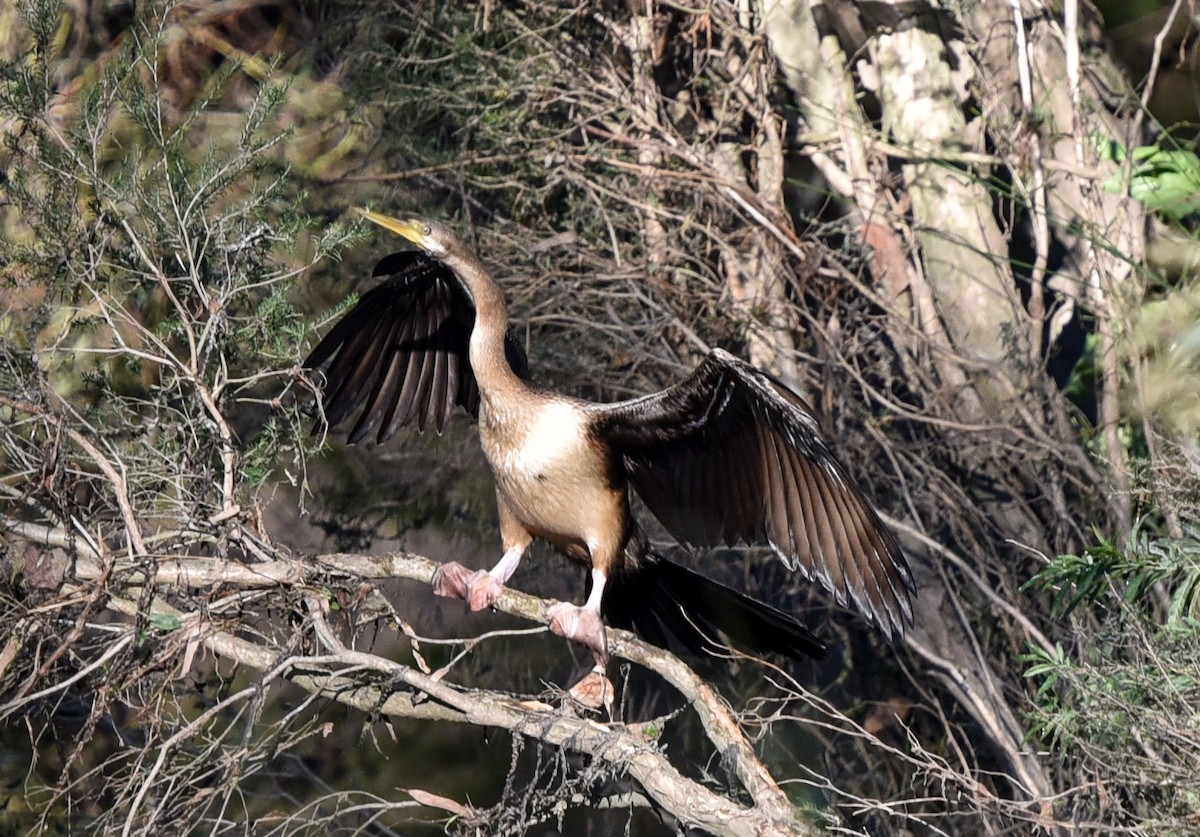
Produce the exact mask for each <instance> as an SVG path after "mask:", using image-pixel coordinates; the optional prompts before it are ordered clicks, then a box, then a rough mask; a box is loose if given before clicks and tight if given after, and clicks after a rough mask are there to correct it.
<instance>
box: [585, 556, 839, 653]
mask: <svg viewBox="0 0 1200 837" xmlns="http://www.w3.org/2000/svg"><path fill="white" fill-rule="evenodd" d="M643 562H644V563H643V565H642V567H641V568H639V570H638V571H636V572H634V573H628V574H621V575H617V576H614V577H613V578H611V579H609V581H608V586H607V588H606V589H605V591H604V592H605V595H604V617H605V621H607V622H608V624H609V625H612V626H613V627H614V628H625V629H626V630H633V631H635V632H636V633H637V634H638V635H639V636H641V637H642V638H643V639H645V640H647V641H648V642H652V643H654V644H655V645H661V646H663V647H666V646H667V645H668V644H669V643H668V640H669V639H670V638H672V637H673V638H675V639H676V640H677V641H679V642H681V643H683V645H685V646H686V647H687V648H688V649H689V650H691V651H693V652H695V653H705V652H710V651H712V650H714V649H718V648H720V647H721V646H720V645H719V644H718V643H719V642H720V638H721V634H724V635H725V636H726V637H728V639H729V640H731V642H732V644H733V645H735V646H737V647H738V648H741V649H742V650H744V651H748V652H751V653H763V652H776V653H780V654H786V655H788V656H790V657H794V658H796V659H803V658H805V657H810V658H816V659H821V658H822V657H824V656H825V647H824V646H823V645H822V644H821V643H820V641H819V640H818V639H817V638H816V637H815V636H813V634H812V632H810V631H809V630H808V628H807V627H805V626H804V625H803V624H801V623H800V621H799V620H797V619H796V617H794V616H792V615H791V614H788V613H784V612H783V611H782V610H779V609H778V608H775V607H772V606H771V605H768V604H764V603H763V602H760V601H756V600H755V599H752V598H750V597H749V596H747V595H745V594H743V593H739V592H738V591H736V590H734V589H732V588H730V587H726V586H725V585H724V584H721V583H719V582H716V581H713V580H712V579H710V578H705V577H704V576H702V575H700V574H699V573H697V572H694V571H693V570H690V569H688V568H687V567H684V566H681V565H679V564H676V563H674V562H673V561H668V560H667V559H666V558H662V557H660V556H657V555H646V557H645V558H644V559H643Z"/></svg>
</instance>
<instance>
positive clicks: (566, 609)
mask: <svg viewBox="0 0 1200 837" xmlns="http://www.w3.org/2000/svg"><path fill="white" fill-rule="evenodd" d="M607 580H608V579H607V578H606V577H605V575H604V573H603V571H601V570H598V569H593V570H592V593H591V595H590V596H588V600H587V602H585V603H584V605H583V607H579V606H578V605H573V604H570V603H569V602H557V603H555V604H553V605H551V606H550V607H549V608H547V609H546V616H547V617H548V618H549V621H550V630H552V631H554V633H556V634H558V635H559V636H562V637H566V638H567V639H572V640H574V641H575V642H579V643H582V644H584V645H586V646H587V647H588V648H590V649H591V651H592V654H594V655H595V657H596V665H598V666H605V665H608V639H607V637H605V635H604V620H603V619H602V618H601V617H600V600H601V599H602V598H603V596H604V583H605V581H607Z"/></svg>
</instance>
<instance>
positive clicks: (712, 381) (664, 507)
mask: <svg viewBox="0 0 1200 837" xmlns="http://www.w3.org/2000/svg"><path fill="white" fill-rule="evenodd" d="M360 212H361V214H362V216H363V217H364V218H365V219H366V220H368V221H370V222H372V223H375V224H378V225H379V226H381V227H383V228H384V229H386V230H389V231H390V232H392V233H395V234H397V235H399V236H400V237H402V238H404V239H406V240H407V241H409V242H411V243H412V244H414V245H416V248H417V249H416V250H406V251H400V252H398V253H393V254H392V255H390V256H387V257H385V258H384V259H382V260H381V261H380V262H379V263H378V265H377V266H376V268H375V271H374V275H375V276H376V277H384V278H383V280H382V281H381V282H380V283H379V284H378V285H376V286H375V287H374V288H373V289H371V290H369V291H367V292H366V293H365V294H364V295H363V296H362V298H361V299H360V301H359V302H358V304H357V305H356V306H355V307H354V308H352V309H351V310H350V311H349V312H348V313H346V314H345V315H344V316H343V317H342V318H341V319H340V320H339V321H338V322H337V323H336V324H335V325H334V326H333V327H332V328H331V329H330V330H329V331H328V333H327V334H326V335H325V336H324V337H323V338H322V339H321V340H320V341H319V342H318V344H317V345H316V347H315V348H313V349H312V351H311V353H310V354H309V355H308V357H307V358H306V359H305V361H304V362H303V367H304V368H305V369H309V370H317V369H323V370H324V384H323V388H322V409H323V412H324V420H325V421H327V422H328V425H329V426H330V427H337V426H338V425H339V424H340V423H341V422H343V421H345V420H346V419H347V418H348V417H350V416H351V415H352V414H353V413H355V411H358V417H357V419H356V420H355V422H354V424H353V426H352V427H351V428H350V430H349V432H348V434H347V435H348V440H349V441H350V442H357V441H360V440H362V439H364V438H367V437H369V436H371V435H374V437H375V440H376V441H377V442H378V443H383V442H384V441H386V440H387V439H389V438H390V437H391V436H392V435H393V434H394V433H396V432H397V430H399V429H400V428H401V427H405V426H408V425H413V424H415V425H416V428H417V430H418V431H419V432H424V431H426V430H429V429H433V430H436V431H437V432H438V433H440V432H441V431H442V430H443V428H444V427H445V426H446V423H447V422H448V421H449V420H450V417H451V416H452V415H453V413H454V412H455V410H456V409H458V408H462V409H463V410H465V411H466V412H468V413H470V414H472V415H474V416H476V417H477V419H478V423H479V440H480V444H481V446H482V448H483V452H484V455H485V457H486V459H487V462H488V465H489V466H490V468H491V471H492V474H493V476H494V478H495V483H496V501H497V509H498V516H499V528H500V540H501V546H502V555H501V557H500V559H499V561H498V562H497V563H496V564H495V566H493V567H492V568H490V569H488V570H471V569H468V568H466V567H464V566H463V565H461V564H459V563H457V562H450V563H445V564H442V565H441V566H440V567H439V569H438V570H437V571H436V572H435V573H434V576H433V579H432V586H433V590H434V592H435V593H437V594H438V595H441V596H447V597H451V598H457V599H462V600H464V601H466V602H467V603H468V605H469V606H470V608H471V609H472V610H482V609H484V608H487V607H489V606H490V605H491V604H493V603H494V602H495V601H496V600H497V598H498V597H499V596H500V595H501V593H502V592H503V589H504V585H505V584H506V583H507V582H508V581H509V579H510V578H511V577H512V575H513V573H514V572H515V571H516V569H517V567H518V565H519V564H520V562H521V559H522V557H523V556H524V555H525V553H526V551H527V549H528V548H529V546H530V543H531V542H532V541H533V540H534V539H538V538H540V539H543V540H545V541H548V542H549V543H550V544H551V545H552V546H554V547H555V548H556V549H557V550H558V551H560V552H561V553H563V554H565V555H566V556H567V557H568V558H569V559H571V560H573V561H575V562H577V563H579V564H582V565H583V566H584V567H585V568H586V569H587V571H588V574H589V575H588V578H587V584H586V588H587V589H586V592H585V599H584V602H583V604H582V605H576V604H573V603H570V602H557V603H555V604H553V605H552V606H551V607H549V608H548V610H547V614H546V615H547V619H548V623H549V627H550V629H551V630H552V631H553V632H554V633H556V634H559V635H561V636H563V637H566V638H567V639H570V640H574V641H576V642H579V643H581V644H583V645H584V646H586V647H587V648H588V649H590V650H591V652H592V654H593V657H594V659H595V667H594V669H593V672H592V675H590V676H596V675H598V676H599V678H600V682H601V683H602V684H604V685H602V686H601V687H600V688H601V689H603V688H608V687H609V686H608V684H607V681H606V680H605V679H604V667H605V666H606V664H607V662H608V660H609V651H608V643H607V636H606V632H605V618H606V616H607V617H608V619H609V620H610V621H612V622H613V623H614V625H616V626H619V627H631V628H633V629H634V630H637V631H638V632H639V633H641V634H642V635H643V636H645V637H646V638H648V639H650V640H651V641H652V642H656V643H659V644H663V643H664V642H666V641H669V638H670V637H671V636H675V637H677V638H683V641H684V642H685V644H693V643H695V641H696V634H697V633H699V634H700V635H701V636H703V637H704V638H705V639H706V640H710V638H711V636H712V634H714V633H716V632H722V633H726V634H727V635H729V636H732V637H734V638H735V639H737V640H739V641H741V642H742V643H746V642H753V643H754V644H755V646H756V647H755V649H754V650H767V651H781V652H783V653H785V654H788V655H790V656H793V657H803V656H810V657H820V656H821V655H822V654H823V653H824V650H825V649H824V646H823V645H822V644H821V642H820V640H819V639H818V638H816V637H815V636H814V635H813V634H812V633H811V632H810V631H809V630H808V628H807V626H805V625H804V624H803V623H802V622H801V621H800V620H799V619H798V618H797V617H796V616H795V615H794V614H791V613H788V612H786V611H784V610H782V609H779V608H777V607H775V606H773V605H770V604H768V603H766V602H762V601H760V600H757V599H754V598H753V597H751V596H749V595H748V594H746V593H743V592H741V591H738V590H734V589H732V588H731V587H729V586H728V585H725V584H722V583H720V582H717V581H715V580H713V579H711V578H710V577H708V576H707V575H705V574H704V573H702V572H701V571H699V570H696V569H693V568H692V567H690V566H686V565H684V564H683V563H680V562H679V561H676V560H669V559H668V558H666V557H664V556H663V555H662V554H661V553H660V552H659V551H658V550H657V549H655V548H653V547H652V546H651V545H650V543H649V541H648V539H647V537H646V535H645V534H644V532H643V529H642V527H641V526H640V525H639V523H638V521H637V520H636V519H635V517H634V515H633V513H632V511H631V505H630V495H631V493H636V494H637V495H638V496H639V497H640V498H641V500H642V502H643V503H644V505H645V506H646V508H647V509H648V510H649V512H650V513H651V514H652V515H653V516H654V517H655V518H657V519H658V521H659V523H661V524H662V527H663V528H664V529H665V530H666V532H667V533H669V534H670V535H671V537H672V538H674V539H675V540H676V541H677V542H678V543H679V544H680V545H681V546H683V547H685V549H686V550H687V551H688V552H689V553H691V554H692V555H693V556H697V555H699V554H701V552H702V550H703V549H704V548H705V547H718V546H721V545H722V544H724V545H726V546H735V545H737V544H740V543H748V544H754V543H765V544H767V545H769V546H770V547H771V549H772V550H773V551H774V552H775V554H776V555H777V556H778V557H779V558H780V559H782V561H783V563H784V564H785V565H786V566H787V567H788V568H789V569H791V570H793V571H796V572H798V573H799V574H801V575H802V576H805V577H806V578H808V579H810V580H815V581H817V582H818V583H819V584H820V585H821V586H823V587H824V588H825V589H826V590H828V591H829V592H830V593H832V595H833V597H834V599H835V600H836V601H837V602H838V603H839V604H840V605H843V606H846V607H849V608H853V609H854V610H857V611H858V612H859V613H860V614H861V615H862V616H864V617H865V618H866V619H867V620H868V621H869V622H870V623H872V624H873V625H874V626H875V627H876V628H877V629H878V630H879V631H881V632H882V634H883V635H884V637H885V638H886V639H888V640H889V641H895V640H898V639H899V638H900V637H901V636H902V635H903V633H904V631H905V628H906V626H908V625H911V624H912V620H913V609H912V608H913V598H914V597H915V596H916V586H915V584H914V581H913V577H912V573H911V571H910V570H909V567H908V564H907V562H906V560H905V557H904V554H903V552H902V550H901V548H900V546H899V545H898V543H897V542H896V540H895V538H894V537H893V536H892V534H891V533H890V532H889V531H888V529H887V528H886V527H885V526H884V525H883V523H882V522H881V521H880V519H879V516H878V514H877V513H876V512H875V510H874V508H873V507H872V505H871V503H870V502H869V500H868V499H867V497H866V495H865V494H864V493H863V492H862V490H861V489H860V488H859V487H858V485H857V484H856V483H855V482H854V481H853V479H852V478H851V477H850V475H849V472H848V471H847V469H846V468H845V467H844V466H843V465H842V464H841V462H840V461H839V459H838V458H837V456H836V454H835V453H834V451H833V449H832V447H831V446H830V444H829V442H828V441H827V440H826V438H825V437H824V435H823V434H822V432H821V429H820V426H819V423H818V420H817V418H816V416H815V415H814V413H813V411H812V409H811V408H810V407H809V406H808V405H807V404H806V403H805V401H804V400H803V399H802V398H801V397H800V396H799V395H797V394H796V393H795V392H793V391H792V390H791V389H790V388H788V387H787V386H786V385H785V384H783V383H782V382H781V381H779V380H777V379H776V378H775V377H774V376H772V375H770V374H768V373H767V372H764V371H762V370H760V369H758V368H756V367H754V366H753V365H751V364H750V363H747V362H746V361H743V360H741V359H739V358H738V357H737V356H735V355H733V354H731V353H730V352H727V351H725V350H723V349H720V348H713V349H711V350H709V352H708V353H707V355H705V356H704V357H703V359H701V360H700V362H699V363H698V365H697V366H696V367H695V369H694V370H693V371H692V373H691V374H690V375H688V376H687V377H686V378H684V379H683V380H681V381H679V382H677V383H675V384H674V385H672V386H669V387H667V388H666V389H664V390H662V391H659V392H654V393H650V394H647V395H643V396H640V397H637V398H631V399H628V400H624V401H618V402H615V403H597V402H591V401H586V400H583V399H580V398H575V397H572V396H569V395H565V394H562V393H559V392H556V391H553V390H550V389H547V388H544V387H541V386H538V385H536V384H534V383H532V382H531V381H530V379H529V376H528V371H527V366H526V363H525V358H524V352H523V350H522V349H521V347H520V345H519V344H518V343H517V342H516V341H515V340H514V339H513V338H512V335H511V331H510V327H509V320H508V308H507V304H506V302H505V297H504V294H503V292H502V290H501V288H500V286H499V285H498V284H497V282H496V281H495V280H494V279H493V278H492V276H491V275H490V274H489V272H488V270H487V268H486V267H485V266H484V264H483V262H482V261H481V260H480V258H479V256H478V255H477V254H475V253H474V252H473V251H472V250H471V248H470V247H469V246H468V245H467V244H466V243H465V242H464V241H463V240H462V239H461V238H460V237H459V236H458V235H456V234H455V233H454V232H453V231H452V229H451V228H450V227H449V226H447V225H446V224H443V223H441V222H438V221H435V220H430V219H425V218H395V217H391V216H388V215H384V214H381V213H378V212H375V211H373V210H369V209H363V210H360ZM724 554H726V555H729V554H736V553H731V552H730V551H726V552H725V553H724ZM695 560H699V559H695ZM689 636H690V637H691V639H690V640H689V639H688V637H689ZM701 644H703V643H701ZM580 685H581V686H582V682H581V684H580ZM593 687H594V684H593Z"/></svg>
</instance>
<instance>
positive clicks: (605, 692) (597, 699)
mask: <svg viewBox="0 0 1200 837" xmlns="http://www.w3.org/2000/svg"><path fill="white" fill-rule="evenodd" d="M567 694H568V695H570V696H571V698H572V699H573V700H574V701H575V702H577V703H579V704H582V705H583V706H586V707H587V708H589V709H599V708H600V707H602V706H603V707H604V708H605V709H606V710H607V711H608V714H609V716H610V717H611V716H612V713H613V696H614V695H615V694H616V689H614V688H613V684H612V681H611V680H609V679H608V675H606V674H605V673H604V666H602V665H597V666H596V667H595V668H594V669H592V670H591V671H590V672H589V673H588V674H587V676H586V677H584V678H583V679H582V680H580V681H579V682H578V683H576V684H575V685H574V686H572V687H571V689H570V691H568V692H567Z"/></svg>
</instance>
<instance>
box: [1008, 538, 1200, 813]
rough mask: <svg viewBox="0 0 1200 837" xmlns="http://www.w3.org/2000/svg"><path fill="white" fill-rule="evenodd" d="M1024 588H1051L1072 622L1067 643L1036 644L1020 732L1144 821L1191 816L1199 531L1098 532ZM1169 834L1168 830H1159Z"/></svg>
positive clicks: (1199, 627)
mask: <svg viewBox="0 0 1200 837" xmlns="http://www.w3.org/2000/svg"><path fill="white" fill-rule="evenodd" d="M1026 589H1039V590H1052V591H1054V602H1055V606H1056V609H1057V610H1058V612H1059V613H1060V614H1061V615H1063V616H1072V617H1073V618H1074V619H1075V620H1076V622H1075V624H1076V625H1077V631H1076V639H1075V642H1074V643H1073V644H1067V643H1062V642H1060V643H1057V644H1055V645H1054V646H1053V647H1048V648H1047V647H1038V646H1034V647H1032V648H1031V650H1030V652H1029V653H1028V654H1026V655H1025V656H1024V657H1023V658H1022V660H1023V662H1024V663H1025V666H1026V668H1025V676H1026V677H1027V678H1028V679H1030V680H1031V681H1032V682H1033V683H1034V684H1036V692H1035V695H1034V708H1033V710H1032V712H1031V715H1030V734H1031V735H1032V736H1035V737H1038V738H1041V739H1043V740H1044V741H1046V742H1047V743H1048V744H1050V745H1052V746H1054V747H1055V748H1057V749H1058V750H1059V751H1061V752H1064V753H1070V754H1073V757H1074V758H1077V759H1078V758H1083V759H1087V760H1088V765H1089V768H1088V769H1089V771H1090V772H1092V773H1093V774H1095V775H1097V777H1098V781H1103V782H1105V783H1106V786H1107V787H1109V788H1110V792H1111V793H1112V795H1113V797H1114V799H1115V800H1116V803H1117V804H1118V805H1119V806H1121V807H1122V808H1123V809H1124V811H1125V814H1126V816H1128V817H1129V818H1130V821H1131V822H1138V823H1140V824H1141V825H1142V826H1144V827H1149V824H1152V823H1159V824H1160V825H1162V826H1163V827H1164V829H1166V826H1165V824H1166V823H1169V822H1184V821H1188V820H1191V819H1194V818H1195V817H1196V816H1197V815H1198V814H1200V779H1198V778H1197V776H1196V775H1195V770H1194V765H1195V762H1196V759H1197V758H1200V724H1198V723H1196V720H1197V719H1200V664H1198V662H1197V661H1198V660H1200V618H1198V617H1200V607H1198V606H1200V603H1198V601H1197V590H1198V589H1200V532H1197V531H1195V530H1193V531H1190V532H1188V533H1187V535H1186V536H1185V537H1184V538H1181V539H1171V538H1165V537H1161V536H1158V535H1155V534H1153V533H1151V532H1148V531H1146V530H1145V529H1143V528H1138V529H1136V530H1135V531H1134V532H1133V533H1131V536H1130V538H1129V542H1128V545H1126V546H1120V545H1118V544H1116V543H1114V542H1112V541H1109V540H1106V539H1104V538H1103V537H1098V542H1097V543H1096V545H1095V546H1093V547H1091V548H1089V549H1087V550H1086V551H1085V552H1084V554H1082V555H1063V556H1060V557H1058V558H1057V559H1055V560H1054V561H1052V562H1051V563H1050V564H1049V565H1048V566H1047V567H1046V568H1045V569H1044V570H1043V571H1042V572H1041V573H1039V574H1038V575H1037V576H1036V577H1035V578H1034V579H1032V580H1031V581H1030V582H1029V583H1028V584H1027V585H1026ZM1164 833H1169V829H1166V830H1164Z"/></svg>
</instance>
